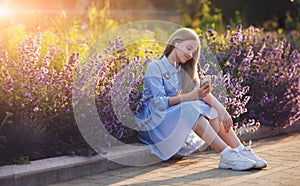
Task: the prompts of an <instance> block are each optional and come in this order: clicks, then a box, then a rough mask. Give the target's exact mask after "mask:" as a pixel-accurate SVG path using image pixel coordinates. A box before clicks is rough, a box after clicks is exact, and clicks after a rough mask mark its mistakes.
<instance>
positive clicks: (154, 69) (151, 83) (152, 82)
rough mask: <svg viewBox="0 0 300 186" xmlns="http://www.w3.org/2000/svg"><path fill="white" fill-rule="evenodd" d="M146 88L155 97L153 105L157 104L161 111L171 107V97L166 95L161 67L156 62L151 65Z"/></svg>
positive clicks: (146, 74) (145, 78)
mask: <svg viewBox="0 0 300 186" xmlns="http://www.w3.org/2000/svg"><path fill="white" fill-rule="evenodd" d="M144 83H145V85H146V86H145V87H147V88H148V89H149V90H150V91H151V94H152V96H153V99H152V103H154V104H156V105H157V106H158V108H159V109H160V110H165V109H167V108H168V107H169V103H168V100H169V96H167V95H166V92H165V87H164V83H163V79H162V75H161V72H160V69H159V67H158V66H157V64H154V62H152V63H149V64H148V67H147V70H146V73H145V76H144Z"/></svg>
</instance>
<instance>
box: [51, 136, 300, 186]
mask: <svg viewBox="0 0 300 186" xmlns="http://www.w3.org/2000/svg"><path fill="white" fill-rule="evenodd" d="M252 148H253V150H254V151H255V153H256V154H257V155H259V156H260V157H262V158H263V159H265V160H267V161H268V164H269V166H268V167H267V168H266V169H261V170H256V169H251V170H249V171H232V170H224V169H219V168H218V161H219V155H218V153H216V152H214V151H208V152H207V151H205V152H197V153H194V154H192V155H191V156H189V157H186V158H183V159H182V160H169V161H165V162H160V163H157V164H154V165H149V166H139V167H126V168H120V169H115V170H111V171H106V172H103V173H100V174H94V175H90V176H85V177H81V178H79V179H74V180H69V181H66V182H61V183H57V184H52V185H51V186H68V185H84V186H85V185H87V186H98V185H114V186H117V185H141V186H143V185H145V186H146V185H239V186H242V185H272V186H273V185H300V159H299V158H300V133H299V132H298V133H292V134H288V135H281V136H276V137H271V138H268V139H263V140H258V141H254V142H253V144H252Z"/></svg>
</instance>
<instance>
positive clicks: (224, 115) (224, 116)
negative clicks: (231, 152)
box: [203, 93, 233, 132]
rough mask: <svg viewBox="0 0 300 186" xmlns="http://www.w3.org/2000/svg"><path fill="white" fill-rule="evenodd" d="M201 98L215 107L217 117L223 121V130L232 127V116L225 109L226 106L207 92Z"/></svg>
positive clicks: (227, 130)
mask: <svg viewBox="0 0 300 186" xmlns="http://www.w3.org/2000/svg"><path fill="white" fill-rule="evenodd" d="M203 100H204V101H205V102H206V103H207V104H209V105H210V106H211V107H213V108H215V109H216V110H217V112H218V118H219V120H220V121H221V122H222V123H223V125H224V128H225V131H226V132H229V129H230V127H232V123H233V122H232V118H231V116H230V114H229V113H228V112H227V111H226V108H225V107H224V106H223V105H222V104H221V103H220V102H219V100H218V99H217V98H216V97H215V96H214V95H212V94H211V93H209V94H208V95H207V96H205V97H204V98H203Z"/></svg>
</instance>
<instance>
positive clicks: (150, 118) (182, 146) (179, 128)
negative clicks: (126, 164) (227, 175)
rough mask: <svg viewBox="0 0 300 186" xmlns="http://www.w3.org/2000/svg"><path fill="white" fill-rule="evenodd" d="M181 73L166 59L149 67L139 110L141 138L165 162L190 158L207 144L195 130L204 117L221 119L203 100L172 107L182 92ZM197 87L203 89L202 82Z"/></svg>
mask: <svg viewBox="0 0 300 186" xmlns="http://www.w3.org/2000/svg"><path fill="white" fill-rule="evenodd" d="M180 70H181V69H180V67H179V68H178V69H177V68H175V67H174V66H173V65H171V63H170V62H169V61H168V58H167V57H166V56H163V57H162V59H160V60H157V61H153V62H151V63H149V64H148V66H147V69H146V72H145V76H144V90H143V96H142V101H141V103H140V105H139V106H138V108H137V115H136V118H135V122H136V125H137V126H138V138H139V140H140V141H142V142H144V143H146V144H148V145H149V147H150V150H151V153H153V154H155V155H157V156H158V157H160V158H161V159H162V160H167V159H169V158H171V157H172V156H174V155H175V154H179V155H181V156H187V155H189V154H191V153H192V152H194V151H195V150H197V149H199V148H200V147H201V146H203V145H204V144H205V142H204V141H203V140H202V139H201V138H199V136H197V135H196V134H195V133H194V132H193V130H192V128H193V127H194V125H195V123H196V121H197V119H198V118H199V116H200V115H204V116H206V117H207V118H209V119H214V118H216V117H217V111H216V110H215V109H214V108H212V107H210V106H209V105H208V104H206V103H205V102H204V101H203V100H202V99H199V100H195V101H185V102H182V103H180V104H177V105H173V106H169V105H168V99H169V98H170V97H172V96H176V95H177V94H178V92H179V90H180V89H181V78H180ZM195 86H199V82H197V83H195Z"/></svg>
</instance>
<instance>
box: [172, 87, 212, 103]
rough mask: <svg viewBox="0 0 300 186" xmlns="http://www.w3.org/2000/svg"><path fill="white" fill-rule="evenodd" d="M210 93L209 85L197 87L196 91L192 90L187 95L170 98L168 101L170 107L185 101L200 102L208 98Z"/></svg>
mask: <svg viewBox="0 0 300 186" xmlns="http://www.w3.org/2000/svg"><path fill="white" fill-rule="evenodd" d="M209 92H210V86H209V84H208V83H207V84H205V85H204V86H202V87H196V88H195V89H194V90H192V91H191V92H189V93H187V94H183V95H179V96H173V97H170V98H169V100H168V104H169V106H173V105H177V104H179V103H182V102H184V101H193V100H198V99H199V98H204V97H206V96H207V95H208V93H209Z"/></svg>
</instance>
